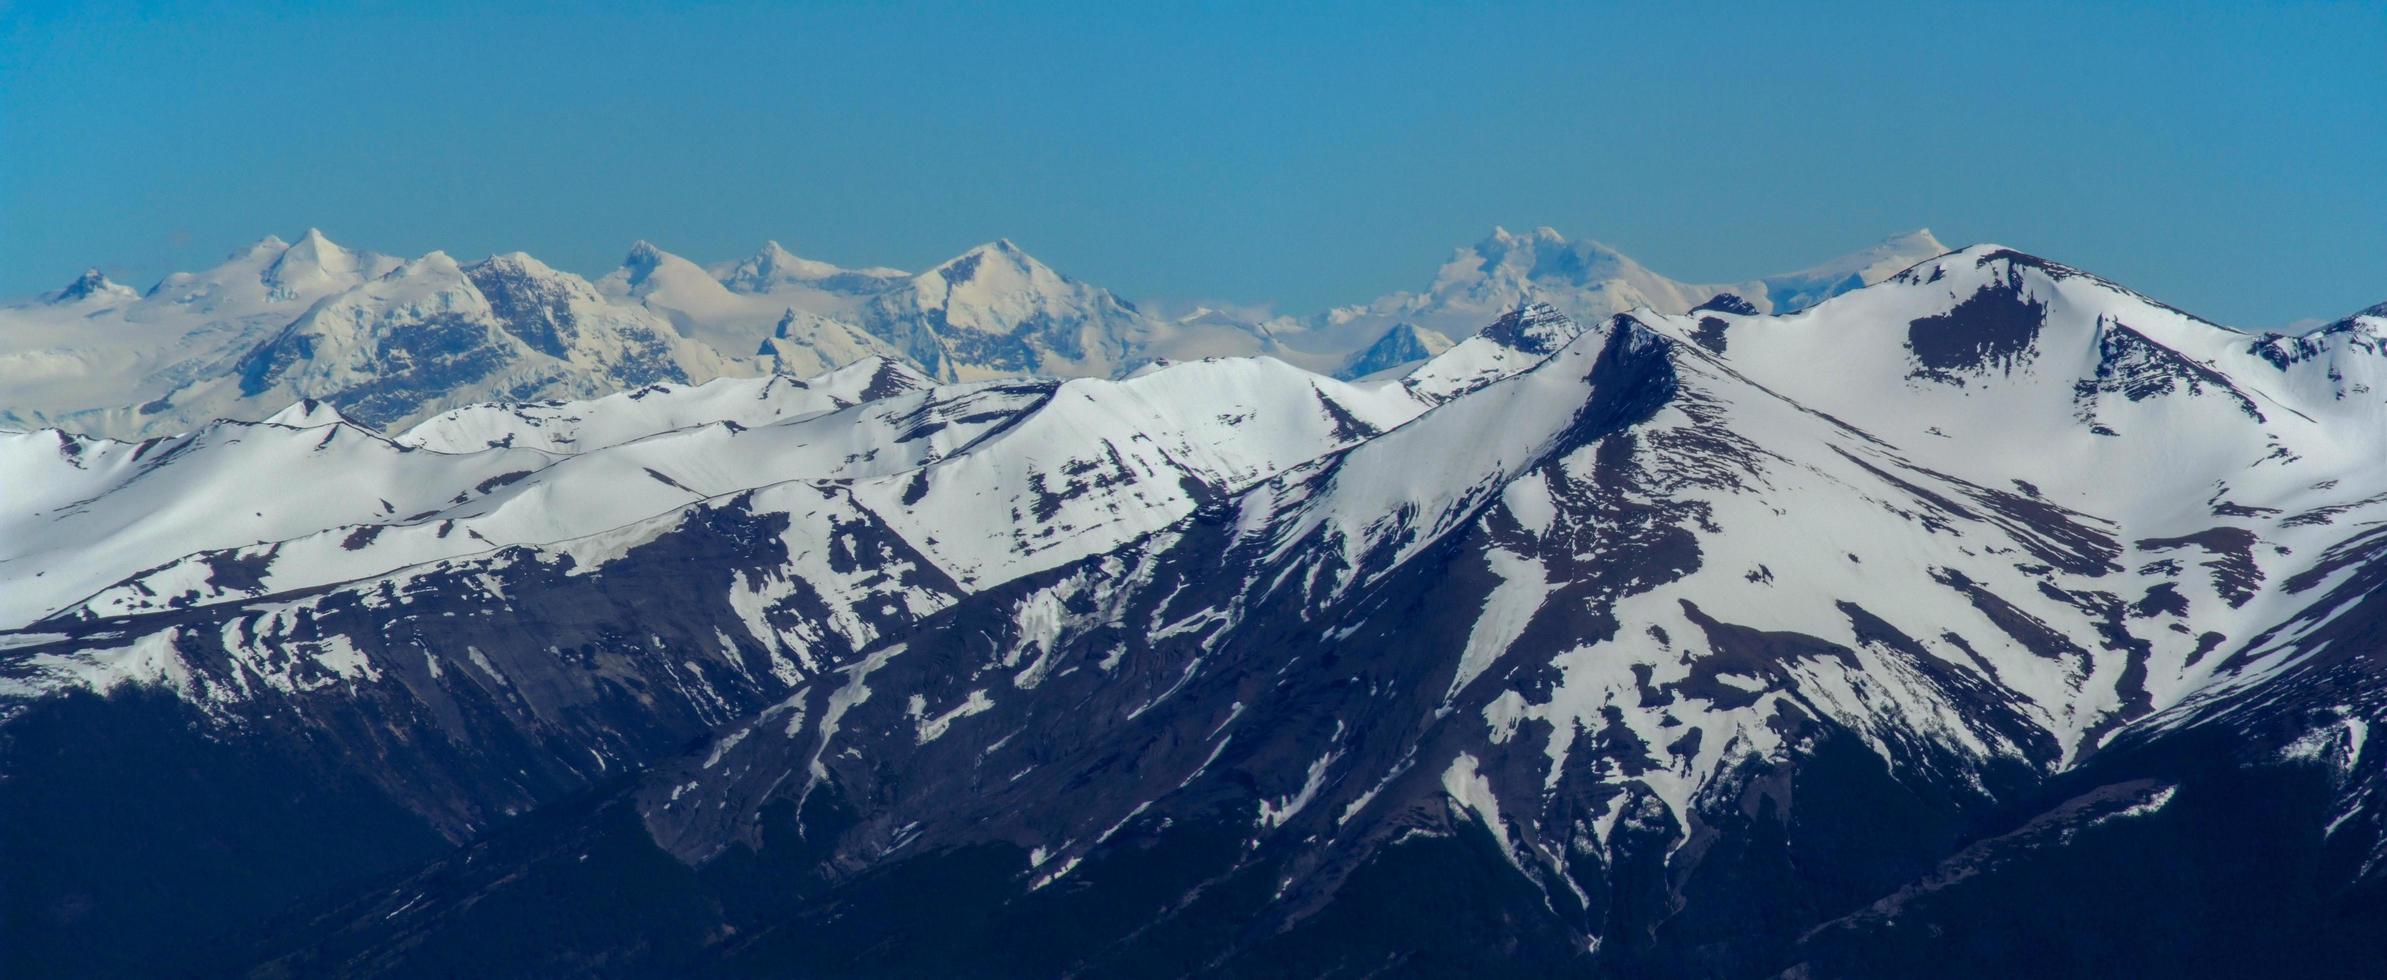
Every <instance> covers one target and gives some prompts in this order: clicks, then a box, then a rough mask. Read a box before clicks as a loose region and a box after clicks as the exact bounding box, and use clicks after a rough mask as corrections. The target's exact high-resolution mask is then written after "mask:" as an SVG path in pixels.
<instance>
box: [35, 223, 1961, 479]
mask: <svg viewBox="0 0 2387 980" xmlns="http://www.w3.org/2000/svg"><path fill="white" fill-rule="evenodd" d="M1940 251H1942V249H1941V247H1940V246H1939V243H1938V242H1936V241H1934V240H1933V239H1932V238H1931V236H1930V233H1929V232H1921V231H1918V232H1914V233H1910V234H1907V235H1901V236H1898V237H1895V238H1892V239H1889V240H1886V241H1884V242H1882V243H1881V244H1879V245H1876V246H1874V247H1873V248H1871V249H1867V250H1865V251H1863V252H1859V253H1857V254H1855V255H1852V256H1848V257H1846V258H1843V259H1839V260H1835V261H1833V262H1830V263H1826V264H1825V265H1823V266H1818V267H1817V268H1815V269H1812V270H1809V271H1807V272H1802V273H1797V274H1793V275H1789V276H1777V277H1774V278H1771V279H1766V280H1759V281H1753V282H1749V283H1741V284H1736V285H1730V286H1698V285H1689V284H1684V283H1677V282H1674V281H1672V280H1669V279H1666V278H1664V277H1662V276H1659V275H1657V274H1655V273H1652V272H1650V271H1649V270H1647V269H1645V268H1643V267H1641V266H1640V265H1639V264H1638V263H1635V262H1634V261H1633V260H1631V259H1629V258H1626V257H1625V256H1623V255H1621V254H1619V253H1617V252H1615V251H1614V250H1612V249H1609V248H1607V247H1605V246H1602V245H1599V244H1596V243H1593V242H1590V241H1569V240H1567V239H1565V238H1564V237H1562V236H1560V235H1559V234H1558V233H1557V232H1554V231H1551V230H1549V229H1547V228H1545V229H1541V230H1539V231H1536V232H1534V233H1532V234H1528V235H1514V234H1511V233H1509V232H1507V231H1505V230H1500V231H1495V232H1494V234H1493V235H1492V236H1491V237H1490V238H1487V239H1485V240H1484V241H1483V242H1481V243H1479V244H1478V245H1476V246H1474V247H1473V248H1471V249H1462V250H1461V251H1460V252H1459V253H1458V254H1457V256H1456V257H1454V258H1453V259H1452V260H1451V261H1450V262H1449V263H1447V264H1446V265H1445V266H1444V267H1443V269H1442V270H1441V272H1440V273H1439V275H1438V276H1437V278H1436V280H1435V282H1434V285H1433V286H1432V287H1431V289H1429V290H1428V291H1427V292H1424V293H1419V294H1407V293H1404V294H1398V295H1395V296H1390V297H1386V298H1383V299H1380V300H1377V301H1375V302H1373V303H1369V304H1365V305H1361V306H1354V307H1349V308H1344V309H1337V310H1333V311H1329V312H1327V313H1325V314H1322V315H1318V316H1311V317H1292V316H1281V315H1275V314H1269V313H1244V314H1231V313H1226V312H1223V311H1220V310H1216V309H1211V308H1197V309H1194V310H1191V311H1188V312H1185V313H1182V314H1179V315H1164V314H1159V313H1155V312H1151V311H1147V310H1146V309H1144V308H1142V307H1139V306H1138V305H1137V304H1135V303H1131V302H1129V301H1127V300H1125V299H1122V298H1120V297H1119V296H1117V295H1116V294H1114V293H1112V292H1111V291H1109V290H1106V289H1103V288H1101V287H1099V286H1096V285H1093V284H1089V283H1085V282H1081V281H1079V280H1076V279H1073V278H1070V277H1068V276H1066V275H1063V274H1061V273H1059V272H1057V271H1055V270H1054V269H1052V268H1051V267H1050V266H1047V265H1045V264H1044V263H1043V262H1041V261H1038V260H1037V259H1036V258H1035V257H1033V256H1030V255H1028V254H1027V253H1026V252H1024V251H1022V250H1021V249H1020V248H1019V247H1018V246H1016V245H1014V244H1012V243H1011V242H1009V241H997V242H994V243H991V244H987V245H981V246H979V247H977V248H973V249H970V250H969V251H967V252H964V253H962V254H961V255H959V256H956V257H954V258H953V259H951V260H949V261H946V262H944V263H941V264H939V265H937V266H936V267H934V268H932V269H929V270H928V271H926V272H922V273H919V274H916V275H915V274H910V273H905V272H901V271H898V270H895V269H885V268H864V269H847V268H841V267H838V266H835V265H831V264H828V263H825V262H819V261H814V260H809V259H804V258H799V257H797V256H795V255H793V254H790V253H789V252H788V251H787V250H786V249H784V248H782V247H781V246H780V245H779V244H778V243H777V242H771V243H767V244H765V245H764V246H763V248H762V249H761V250H760V251H758V252H757V253H756V254H755V255H754V256H753V257H751V258H748V259H745V260H742V261H737V262H729V263H722V264H718V265H714V266H712V267H710V268H706V267H701V266H699V265H697V264H696V263H693V262H690V261H688V260H686V259H683V258H680V257H678V256H676V255H672V254H671V253H668V252H665V251H663V250H661V249H659V248H656V247H655V246H653V245H651V244H649V243H646V242H639V243H637V244H636V245H634V246H632V247H631V249H630V251H629V254H628V255H627V256H626V257H625V258H624V259H623V262H622V265H621V267H620V268H618V269H616V270H614V271H613V272H611V273H608V274H606V275H604V276H601V277H599V278H597V279H596V280H594V281H590V280H586V279H583V278H581V277H579V276H575V275H572V274H570V273H566V272H560V271H557V270H555V269H553V268H550V267H548V266H547V265H545V264H543V263H541V262H539V261H538V260H537V259H535V258H532V257H530V256H528V255H524V254H521V253H513V254H508V255H500V256H492V257H490V258H487V259H483V260H481V261H477V262H458V261H456V260H455V259H453V258H451V257H450V256H448V255H446V254H444V253H440V252H433V253H431V254H429V255H425V256H422V257H420V258H417V259H411V260H403V259H398V258H393V257H390V256H385V255H380V254H377V253H373V252H367V251H358V250H352V249H348V248H345V247H342V246H340V245H337V244H334V243H332V242H331V241H330V240H329V239H327V238H325V237H324V236H323V234H322V233H321V232H319V231H315V230H312V229H310V230H309V231H308V232H307V233H306V234H304V235H302V236H300V237H299V239H298V240H297V241H296V242H294V243H285V242H283V241H281V240H280V239H277V238H272V237H268V238H266V239H264V240H261V241H259V242H258V243H256V244H255V245H252V246H250V247H249V248H247V249H245V250H243V251H241V252H239V253H236V254H234V255H233V256H231V257H230V258H229V259H227V260H226V261H225V262H224V263H223V264H221V265H218V266H216V267H214V268H212V269H208V270H206V271H203V272H198V273H176V274H174V275H171V276H168V277H167V278H166V279H164V280H163V281H161V282H159V283H158V284H157V285H156V286H154V287H152V288H151V289H150V290H149V291H148V292H146V293H141V292H137V291H135V290H133V289H130V288H128V287H125V286H121V285H118V284H116V283H113V282H110V281H109V280H108V279H107V278H106V277H105V276H104V275H101V274H100V273H99V272H98V270H91V271H89V272H86V273H85V274H84V275H83V276H81V277H79V278H77V279H76V280H75V281H74V282H73V283H71V284H69V285H68V286H66V287H64V288H62V289H60V290H57V291H54V292H50V293H45V294H42V295H40V296H37V297H32V298H29V299H26V300H22V301H19V302H16V303H13V304H8V305H6V306H0V386H5V387H6V388H7V389H8V391H9V392H10V397H9V398H8V399H7V403H6V404H5V405H0V425H11V426H17V427H23V428H39V427H48V426H58V427H65V428H68V429H72V430H74V431H77V432H81V433H84V434H89V435H100V436H107V437H112V438H120V439H139V438H146V437H149V436H157V435H169V434H174V433H179V432H184V431H187V430H189V429H191V428H194V427H196V426H198V425H201V424H203V423H206V422H208V421H211V420H214V419H217V418H232V419H240V420H245V421H257V420H260V419H263V418H265V417H267V416H269V415H271V414H273V413H274V412H276V411H279V410H280V409H281V408H283V407H284V406H286V405H288V404H289V403H291V402H292V401H295V400H299V399H309V398H311V399H316V400H319V401H323V402H326V403H328V404H331V405H334V406H337V407H338V408H339V409H340V410H341V411H342V412H344V413H346V414H347V415H348V416H350V417H352V418H354V419H356V420H358V421H361V422H364V423H366V424H369V425H374V426H382V427H394V426H403V425H406V424H411V423H413V422H416V421H420V420H421V419H423V418H426V417H429V416H430V415H433V414H436V413H438V412H441V411H444V410H447V409H451V408H458V407H462V406H465V405H470V404H475V403H479V402H487V401H533V400H573V399H581V398H589V397H594V396H598V395H602V394H605V393H607V392H612V391H618V390H623V389H627V388H636V387H639V386H642V385H647V384H653V383H658V382H672V383H681V384H689V383H702V382H705V381H710V380H713V379H715V378H724V377H760V376H764V375H771V374H784V375H789V376H792V377H808V376H811V375H814V374H818V373H821V372H824V371H829V370H832V369H835V368H838V367H843V366H845V365H849V364H853V363H856V362H858V361H861V360H864V359H866V358H885V359H889V360H893V361H897V362H900V363H903V364H906V365H908V366H910V367H912V368H915V369H917V370H919V371H920V372H921V373H923V374H925V375H927V376H928V377H931V378H934V379H937V380H940V381H973V380H984V379H988V378H999V377H1025V376H1043V377H1120V376H1124V375H1125V374H1127V373H1129V372H1132V371H1134V370H1135V369H1137V368H1139V367H1141V366H1143V365H1146V364H1151V363H1154V362H1159V361H1170V360H1191V359H1199V358H1202V357H1213V356H1251V355H1267V356H1272V357H1276V358H1278V359H1281V360H1284V361H1287V362H1289V363H1293V364H1296V365H1299V366H1302V367H1306V368H1309V369H1312V370H1316V371H1319V372H1321V373H1338V374H1341V375H1343V376H1345V377H1357V376H1359V375H1360V374H1365V373H1370V372H1373V371H1378V370H1384V369H1387V368H1390V367H1396V366H1399V365H1401V364H1403V363H1408V362H1412V361H1416V360H1419V359H1422V358H1423V357H1425V356H1427V355H1429V354H1431V353H1434V352H1437V351H1439V350H1440V349H1441V348H1442V347H1445V346H1448V345H1449V343H1450V342H1451V339H1452V338H1453V337H1465V336H1467V335H1468V334H1469V333H1471V332H1473V331H1474V330H1475V328H1477V327H1479V326H1482V325H1483V324H1484V323H1485V322H1488V321H1489V320H1490V319H1492V318H1493V317H1496V316H1498V315H1500V314H1501V313H1502V312H1505V311H1506V310H1508V309H1510V308H1513V307H1515V306H1517V305H1518V304H1520V303H1523V302H1527V301H1534V302H1548V303H1551V304H1553V305H1555V306H1556V307H1558V308H1559V309H1561V310H1562V311H1564V312H1567V313H1568V314H1570V315H1572V316H1576V317H1580V318H1586V319H1598V318H1603V317H1607V316H1611V315H1613V314H1616V313H1620V312H1624V311H1625V310H1628V309H1632V308H1636V307H1642V306H1648V307H1652V308H1656V309H1661V310H1666V311H1669V312H1680V311H1682V310H1687V309H1689V308H1690V307H1691V306H1693V305H1696V304H1697V303H1699V302H1702V301H1704V300H1706V299H1708V298H1710V297H1712V296H1714V295H1716V294H1718V293H1720V292H1725V291H1731V292H1734V293H1735V294H1736V295H1740V296H1743V297H1744V298H1747V299H1749V301H1750V302H1752V303H1754V304H1756V305H1757V307H1758V308H1760V309H1772V308H1774V307H1775V306H1777V305H1779V306H1781V307H1782V308H1784V309H1790V308H1796V307H1799V306H1804V305H1808V304H1811V303H1812V302H1814V301H1815V300H1818V299H1821V298H1823V297H1826V296H1829V295H1832V294H1834V293H1836V292H1840V291H1845V290H1846V289H1848V288H1852V287H1854V286H1859V285H1863V284H1864V283H1866V282H1870V281H1876V280H1878V279H1880V278H1881V277H1883V276H1886V275H1888V274H1890V273H1892V272H1895V271H1897V269H1899V268H1903V267H1904V266H1905V265H1907V264H1911V263H1913V262H1915V261H1917V260H1920V259H1923V258H1927V257H1929V256H1931V255H1935V254H1938V253H1939V252H1940ZM1387 358H1399V359H1398V360H1387ZM1361 368H1365V370H1360V369H1361Z"/></svg>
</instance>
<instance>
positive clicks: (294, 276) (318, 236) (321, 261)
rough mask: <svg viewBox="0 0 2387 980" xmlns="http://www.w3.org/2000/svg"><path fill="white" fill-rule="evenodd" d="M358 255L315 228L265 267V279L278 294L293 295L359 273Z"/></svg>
mask: <svg viewBox="0 0 2387 980" xmlns="http://www.w3.org/2000/svg"><path fill="white" fill-rule="evenodd" d="M359 264H360V263H359V262H358V260H357V254H356V253H355V252H352V251H350V250H348V249H345V248H342V247H340V246H339V245H337V244H335V243H333V242H332V240H331V239H329V238H325V237H324V236H323V232H321V231H319V230H316V229H314V228H309V229H307V232H306V234H303V235H300V236H298V241H297V242H295V243H292V244H290V245H287V246H284V247H283V249H282V254H280V255H278V256H275V257H274V260H273V264H272V265H269V266H267V267H266V268H265V273H264V279H265V283H266V285H268V286H272V287H274V291H275V292H276V293H277V294H284V295H288V294H293V293H295V291H296V290H298V289H300V288H302V287H305V286H308V285H310V284H315V283H323V282H329V281H334V280H339V279H344V278H347V277H349V276H353V275H355V274H356V272H357V269H358V267H359Z"/></svg>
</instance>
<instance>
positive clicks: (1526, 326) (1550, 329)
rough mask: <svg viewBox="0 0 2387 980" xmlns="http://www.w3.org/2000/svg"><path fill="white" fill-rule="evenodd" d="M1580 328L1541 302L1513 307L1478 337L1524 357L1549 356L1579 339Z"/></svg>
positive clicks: (1553, 307) (1567, 317) (1555, 308)
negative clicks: (1520, 352) (1526, 354)
mask: <svg viewBox="0 0 2387 980" xmlns="http://www.w3.org/2000/svg"><path fill="white" fill-rule="evenodd" d="M1582 333H1583V328H1582V326H1581V325H1579V324H1577V323H1576V322H1575V318H1573V317H1570V316H1568V315H1566V314H1565V313H1561V312H1559V310H1558V307H1555V306H1552V305H1550V304H1548V303H1542V302H1526V303H1520V304H1518V305H1517V308H1516V309H1513V310H1510V311H1509V312H1508V313H1506V314H1504V315H1502V316H1501V318H1500V319H1498V320H1494V321H1492V323H1491V324H1490V325H1489V326H1486V327H1484V329H1483V330H1482V331H1481V332H1480V333H1479V334H1478V335H1479V336H1481V337H1483V338H1484V339H1486V340H1490V341H1492V342H1493V343H1496V344H1499V345H1500V346H1502V347H1508V348H1512V349H1515V350H1521V351H1524V352H1526V353H1528V354H1552V353H1556V352H1557V351H1558V349H1559V348H1561V347H1564V346H1566V345H1567V342H1568V341H1570V340H1573V339H1575V338H1576V337H1578V336H1581V335H1582Z"/></svg>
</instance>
